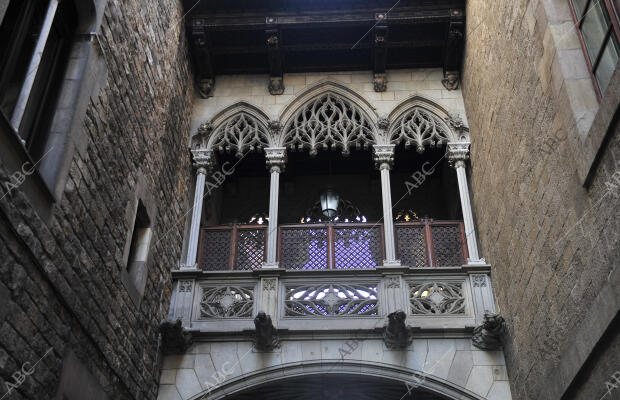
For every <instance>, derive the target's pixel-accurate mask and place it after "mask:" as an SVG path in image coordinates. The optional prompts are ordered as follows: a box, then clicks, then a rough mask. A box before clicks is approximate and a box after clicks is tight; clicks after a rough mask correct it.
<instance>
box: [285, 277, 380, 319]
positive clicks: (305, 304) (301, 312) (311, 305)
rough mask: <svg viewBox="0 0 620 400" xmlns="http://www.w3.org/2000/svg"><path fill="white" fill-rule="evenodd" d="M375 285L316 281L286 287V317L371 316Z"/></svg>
mask: <svg viewBox="0 0 620 400" xmlns="http://www.w3.org/2000/svg"><path fill="white" fill-rule="evenodd" d="M377 297H378V296H377V284H376V283H370V284H346V285H345V284H318V285H300V286H287V287H286V296H285V300H284V309H285V315H286V316H295V317H306V316H339V317H350V316H373V315H378V311H377V304H378V302H377Z"/></svg>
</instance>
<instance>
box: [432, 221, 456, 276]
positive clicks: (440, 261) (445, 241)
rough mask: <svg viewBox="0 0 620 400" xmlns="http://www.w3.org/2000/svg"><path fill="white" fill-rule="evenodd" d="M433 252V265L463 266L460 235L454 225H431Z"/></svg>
mask: <svg viewBox="0 0 620 400" xmlns="http://www.w3.org/2000/svg"><path fill="white" fill-rule="evenodd" d="M431 231H432V234H433V252H434V254H435V265H437V266H438V267H451V266H460V265H463V250H462V243H461V233H460V232H459V227H458V226H456V225H433V226H432V227H431Z"/></svg>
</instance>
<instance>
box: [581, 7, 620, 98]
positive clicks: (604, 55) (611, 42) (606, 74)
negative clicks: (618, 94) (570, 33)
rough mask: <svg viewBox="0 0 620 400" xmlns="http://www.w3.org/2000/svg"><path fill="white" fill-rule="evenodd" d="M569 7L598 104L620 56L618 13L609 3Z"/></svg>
mask: <svg viewBox="0 0 620 400" xmlns="http://www.w3.org/2000/svg"><path fill="white" fill-rule="evenodd" d="M570 5H571V10H572V13H573V18H574V19H575V24H576V26H577V28H578V30H577V31H578V33H579V39H580V41H581V45H582V47H583V51H584V53H585V55H586V62H587V64H588V69H589V70H590V75H591V76H592V80H593V81H594V88H595V90H596V94H597V97H598V99H599V101H600V99H601V98H602V96H603V94H604V93H605V90H606V89H607V86H609V81H610V80H611V76H612V74H613V73H614V71H615V69H616V65H617V63H618V58H619V54H620V45H619V39H620V26H619V22H618V12H617V11H618V10H617V9H616V5H614V3H613V2H612V0H570Z"/></svg>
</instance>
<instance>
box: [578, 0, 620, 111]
mask: <svg viewBox="0 0 620 400" xmlns="http://www.w3.org/2000/svg"><path fill="white" fill-rule="evenodd" d="M593 2H596V3H597V4H601V7H602V9H603V10H604V12H606V13H607V15H608V16H609V20H610V22H611V24H610V26H609V28H608V29H607V32H606V33H605V36H604V38H603V41H602V42H601V46H600V47H599V49H598V53H597V54H596V57H595V58H594V65H592V62H591V61H590V55H589V53H588V48H587V46H586V42H585V39H584V37H583V32H582V27H583V23H584V21H585V19H586V18H585V17H586V14H587V13H588V12H589V11H590V10H591V8H590V6H591V5H592V4H593ZM574 3H575V0H568V6H569V8H570V11H571V15H572V17H573V22H574V23H575V27H576V28H577V29H576V31H577V36H579V42H580V43H581V49H582V51H583V54H584V56H585V59H586V65H587V66H588V72H589V74H590V78H591V79H592V82H593V84H594V92H595V93H596V98H597V100H598V102H599V103H600V102H601V100H602V99H603V93H602V92H601V88H600V86H599V84H598V81H597V79H596V75H595V74H596V69H597V68H598V66H599V64H600V61H601V59H602V57H603V53H604V52H605V49H606V47H607V44H608V43H609V41H610V40H612V39H611V35H614V36H615V38H616V41H617V42H618V43H619V44H620V19H619V17H618V10H616V7H615V5H614V4H613V2H612V0H586V3H585V5H584V7H583V10H580V15H581V17H580V18H577V11H576V10H575V4H574ZM616 65H617V64H616Z"/></svg>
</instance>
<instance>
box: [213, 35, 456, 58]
mask: <svg viewBox="0 0 620 400" xmlns="http://www.w3.org/2000/svg"><path fill="white" fill-rule="evenodd" d="M443 44H444V41H443V40H441V39H429V40H406V41H398V42H391V41H390V42H387V44H386V46H387V48H388V49H420V48H429V47H440V48H441V47H442V46H443ZM351 46H352V43H350V42H347V43H308V44H282V45H280V50H283V51H285V52H289V51H291V52H306V51H326V50H351ZM372 47H373V44H371V43H369V42H367V41H364V42H360V43H359V44H357V45H356V46H355V50H368V49H370V48H372ZM209 50H210V53H211V55H212V56H218V55H233V54H240V55H242V54H264V53H265V46H263V45H253V46H214V47H212V48H211V49H209Z"/></svg>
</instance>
